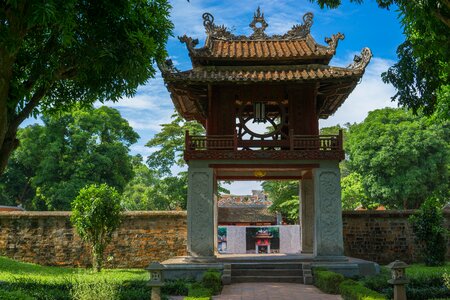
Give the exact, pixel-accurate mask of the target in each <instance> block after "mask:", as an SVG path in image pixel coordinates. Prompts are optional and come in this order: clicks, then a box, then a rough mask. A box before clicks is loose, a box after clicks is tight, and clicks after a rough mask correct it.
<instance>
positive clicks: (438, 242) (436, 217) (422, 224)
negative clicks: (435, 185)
mask: <svg viewBox="0 0 450 300" xmlns="http://www.w3.org/2000/svg"><path fill="white" fill-rule="evenodd" d="M439 202H440V201H437V200H436V199H435V198H433V197H431V198H429V199H427V200H426V201H425V202H424V203H423V204H422V205H421V206H420V209H419V210H417V212H416V213H415V214H414V215H412V216H411V217H410V218H409V221H410V222H411V224H412V228H413V231H414V234H415V236H416V241H417V242H418V244H419V246H420V249H421V251H420V252H421V254H422V258H423V260H424V261H425V264H426V265H427V266H440V265H443V264H445V255H446V254H447V238H448V234H449V233H448V230H447V229H446V228H445V227H444V216H443V214H442V205H441V203H439Z"/></svg>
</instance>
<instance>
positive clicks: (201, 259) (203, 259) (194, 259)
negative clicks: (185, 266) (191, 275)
mask: <svg viewBox="0 0 450 300" xmlns="http://www.w3.org/2000/svg"><path fill="white" fill-rule="evenodd" d="M183 260H184V261H185V262H187V263H205V264H208V263H215V262H217V257H216V256H215V255H214V256H186V257H184V259H183Z"/></svg>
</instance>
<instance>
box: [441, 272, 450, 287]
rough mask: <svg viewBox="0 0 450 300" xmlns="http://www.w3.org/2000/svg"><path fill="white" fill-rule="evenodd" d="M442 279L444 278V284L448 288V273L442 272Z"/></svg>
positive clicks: (449, 283) (449, 282)
mask: <svg viewBox="0 0 450 300" xmlns="http://www.w3.org/2000/svg"><path fill="white" fill-rule="evenodd" d="M442 279H443V280H444V284H445V286H446V287H447V288H448V289H449V290H450V274H449V273H444V274H443V275H442Z"/></svg>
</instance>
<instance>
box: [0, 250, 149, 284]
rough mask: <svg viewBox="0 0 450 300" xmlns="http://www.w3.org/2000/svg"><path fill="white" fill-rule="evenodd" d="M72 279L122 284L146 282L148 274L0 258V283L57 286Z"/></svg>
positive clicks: (139, 271) (140, 270) (139, 270)
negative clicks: (39, 283)
mask: <svg viewBox="0 0 450 300" xmlns="http://www.w3.org/2000/svg"><path fill="white" fill-rule="evenodd" d="M73 278H77V279H81V280H85V281H93V282H94V281H98V280H105V281H108V282H112V283H122V282H125V281H146V280H148V278H149V274H148V272H147V271H145V270H143V269H104V270H103V271H101V272H100V273H95V272H93V271H92V269H83V268H66V267H45V266H40V265H37V264H31V263H24V262H18V261H15V260H12V259H9V258H6V257H1V256H0V281H4V282H14V281H16V280H20V279H26V280H32V281H34V280H35V281H39V282H42V283H52V284H58V283H66V282H67V281H68V280H69V281H70V280H72V279H73Z"/></svg>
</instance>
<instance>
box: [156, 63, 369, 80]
mask: <svg viewBox="0 0 450 300" xmlns="http://www.w3.org/2000/svg"><path fill="white" fill-rule="evenodd" d="M363 72H364V69H349V68H338V67H330V66H324V65H307V66H305V65H296V66H295V65H294V66H292V65H290V66H271V67H259V66H258V67H256V66H255V67H230V66H227V67H199V68H194V69H192V70H189V71H184V72H178V73H165V74H164V77H165V78H164V79H165V80H166V81H167V82H171V81H175V82H176V81H190V82H247V81H250V82H252V81H254V82H269V81H305V80H321V79H334V78H345V77H347V78H348V77H360V76H362V74H363Z"/></svg>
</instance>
